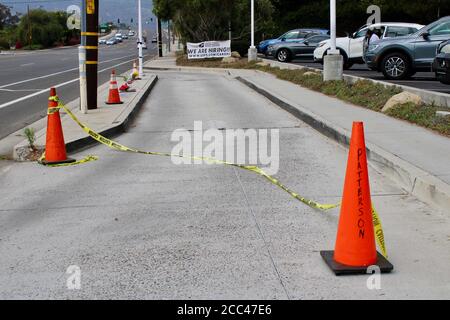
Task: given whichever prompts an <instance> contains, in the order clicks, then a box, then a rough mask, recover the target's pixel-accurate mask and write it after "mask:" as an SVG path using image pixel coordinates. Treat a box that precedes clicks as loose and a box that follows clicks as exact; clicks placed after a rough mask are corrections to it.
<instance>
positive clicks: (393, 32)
mask: <svg viewBox="0 0 450 320" xmlns="http://www.w3.org/2000/svg"><path fill="white" fill-rule="evenodd" d="M416 31H417V30H416V29H413V28H409V27H398V26H391V27H388V28H387V32H386V35H385V38H396V37H402V36H407V35H409V34H411V33H414V32H416Z"/></svg>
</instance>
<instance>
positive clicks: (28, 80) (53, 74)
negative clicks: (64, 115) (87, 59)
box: [0, 55, 134, 89]
mask: <svg viewBox="0 0 450 320" xmlns="http://www.w3.org/2000/svg"><path fill="white" fill-rule="evenodd" d="M131 56H134V55H127V56H123V57H120V58H114V59H110V60H105V61H101V62H100V64H104V63H108V62H112V61H115V60H120V59H124V58H128V57H131ZM75 70H78V67H76V68H72V69H68V70H64V71H59V72H55V73H51V74H48V75H45V76H40V77H36V78H31V79H27V80H22V81H18V82H14V83H10V84H5V85H3V86H0V89H3V88H7V87H12V86H15V85H18V84H22V83H26V82H30V81H35V80H40V79H45V78H50V77H54V76H57V75H60V74H63V73H67V72H71V71H75Z"/></svg>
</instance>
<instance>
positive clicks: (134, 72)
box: [131, 61, 141, 80]
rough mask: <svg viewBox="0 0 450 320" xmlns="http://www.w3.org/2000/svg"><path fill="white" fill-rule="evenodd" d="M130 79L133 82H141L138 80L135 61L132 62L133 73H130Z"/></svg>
mask: <svg viewBox="0 0 450 320" xmlns="http://www.w3.org/2000/svg"><path fill="white" fill-rule="evenodd" d="M131 78H132V79H133V80H141V78H139V70H138V67H137V62H136V61H134V62H133V72H132V73H131Z"/></svg>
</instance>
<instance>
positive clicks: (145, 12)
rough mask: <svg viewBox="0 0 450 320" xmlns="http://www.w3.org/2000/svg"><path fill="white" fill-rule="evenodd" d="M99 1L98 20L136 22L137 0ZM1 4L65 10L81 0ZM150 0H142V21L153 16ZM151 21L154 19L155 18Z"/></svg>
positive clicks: (12, 0) (22, 9)
mask: <svg viewBox="0 0 450 320" xmlns="http://www.w3.org/2000/svg"><path fill="white" fill-rule="evenodd" d="M99 1H100V22H107V21H114V22H117V19H120V20H121V22H125V23H127V24H130V22H131V18H134V24H135V25H136V22H137V0H99ZM0 3H1V4H4V5H7V6H9V7H12V11H13V12H14V11H16V12H20V13H25V12H26V10H27V5H28V4H29V5H30V8H39V7H40V6H42V7H43V8H44V9H46V10H66V9H67V8H68V7H69V6H70V5H78V6H81V0H0ZM152 7H153V3H152V0H142V17H143V21H144V22H145V21H147V22H149V24H150V23H151V22H150V18H151V17H154V15H153V13H152ZM153 21H156V20H155V18H154V19H153Z"/></svg>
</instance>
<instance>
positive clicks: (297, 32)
mask: <svg viewBox="0 0 450 320" xmlns="http://www.w3.org/2000/svg"><path fill="white" fill-rule="evenodd" d="M311 33H314V34H317V35H319V34H321V35H327V34H329V33H330V31H329V30H325V29H315V28H309V29H308V28H306V29H294V30H291V31H288V32H286V33H285V34H283V35H282V36H280V37H278V38H276V39H268V40H264V41H261V42H260V43H259V45H258V46H257V49H258V52H259V53H263V54H266V52H267V48H268V47H269V46H270V45H274V44H277V43H280V42H284V41H286V42H293V41H298V40H302V39H304V38H305V37H306V36H307V35H308V34H311Z"/></svg>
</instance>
